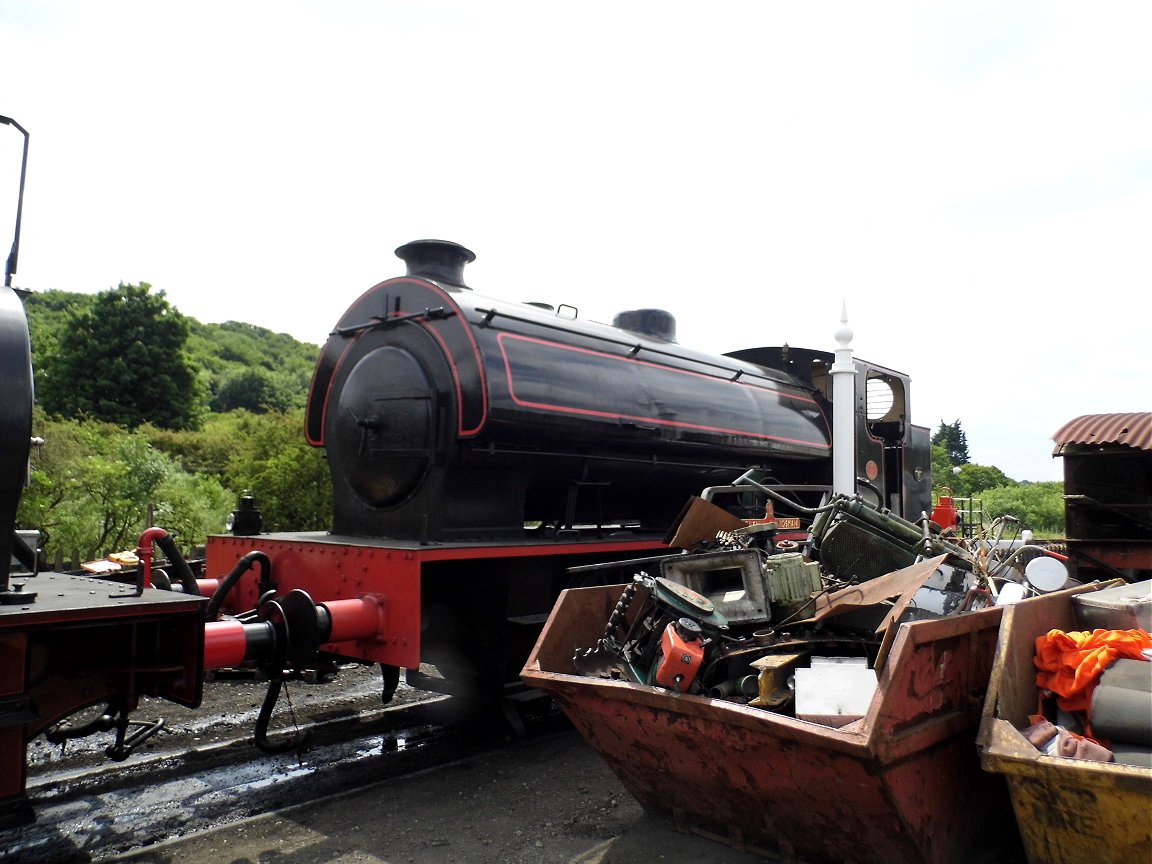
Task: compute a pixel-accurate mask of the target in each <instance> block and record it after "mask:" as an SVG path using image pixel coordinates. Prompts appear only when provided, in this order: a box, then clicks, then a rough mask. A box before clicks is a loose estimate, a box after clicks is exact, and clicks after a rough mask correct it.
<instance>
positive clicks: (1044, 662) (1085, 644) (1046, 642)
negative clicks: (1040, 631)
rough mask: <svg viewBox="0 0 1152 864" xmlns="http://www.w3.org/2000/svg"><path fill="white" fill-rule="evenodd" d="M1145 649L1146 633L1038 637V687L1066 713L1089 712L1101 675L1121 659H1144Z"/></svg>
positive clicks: (1148, 644)
mask: <svg viewBox="0 0 1152 864" xmlns="http://www.w3.org/2000/svg"><path fill="white" fill-rule="evenodd" d="M1146 648H1152V636H1150V635H1149V634H1148V631H1146V630H1093V631H1091V632H1088V631H1086V630H1081V631H1073V632H1068V633H1066V632H1064V631H1063V630H1049V631H1048V632H1047V633H1046V634H1045V635H1043V636H1037V637H1036V668H1037V669H1039V670H1040V671H1039V672H1037V673H1036V686H1037V687H1040V688H1042V689H1044V690H1051V691H1052V692H1053V693H1055V694H1056V696H1057V697H1058V698H1057V700H1056V704H1057V705H1059V706H1060V707H1061V708H1063V709H1064V710H1065V711H1087V710H1088V707H1089V706H1090V705H1091V704H1092V691H1093V690H1094V689H1095V688H1096V683H1097V681H1099V680H1100V673H1101V672H1103V671H1104V670H1105V669H1106V668H1108V666H1109V665H1111V663H1112V662H1113V661H1115V660H1119V659H1120V658H1124V657H1126V658H1130V659H1133V660H1142V659H1144V657H1143V654H1142V653H1141V652H1142V651H1143V650H1144V649H1146Z"/></svg>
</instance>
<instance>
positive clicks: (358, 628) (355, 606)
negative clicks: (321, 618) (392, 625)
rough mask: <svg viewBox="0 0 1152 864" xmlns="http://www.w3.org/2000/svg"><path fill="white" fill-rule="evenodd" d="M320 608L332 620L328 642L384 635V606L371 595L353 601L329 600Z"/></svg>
mask: <svg viewBox="0 0 1152 864" xmlns="http://www.w3.org/2000/svg"><path fill="white" fill-rule="evenodd" d="M320 606H322V607H324V608H325V609H327V610H328V615H329V616H330V617H331V619H332V631H331V633H330V634H329V636H328V641H329V642H348V641H352V640H359V639H373V638H376V637H382V636H383V635H384V604H383V601H382V599H381V598H377V597H374V596H371V595H366V596H364V597H357V598H356V599H355V600H329V601H328V602H327V603H321V604H320Z"/></svg>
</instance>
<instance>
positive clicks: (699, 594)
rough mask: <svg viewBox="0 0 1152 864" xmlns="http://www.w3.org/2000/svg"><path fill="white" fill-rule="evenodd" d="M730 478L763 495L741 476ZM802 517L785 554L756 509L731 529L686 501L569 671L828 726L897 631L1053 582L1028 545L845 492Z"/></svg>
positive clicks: (724, 514)
mask: <svg viewBox="0 0 1152 864" xmlns="http://www.w3.org/2000/svg"><path fill="white" fill-rule="evenodd" d="M737 483H738V484H742V485H743V486H744V487H745V488H748V489H749V491H754V492H759V493H760V494H761V496H762V497H761V499H760V500H761V501H763V500H764V497H767V498H768V500H769V501H770V500H771V499H772V497H773V491H772V490H771V489H770V488H769V487H765V486H762V485H760V484H759V483H757V482H756V481H755V480H753V479H752V477H751V475H744V476H743V477H741V478H740V479H739V480H738V481H737ZM776 497H779V496H776ZM781 500H782V501H783V499H781ZM785 503H786V502H785ZM793 509H794V510H795V509H797V508H795V506H794V507H793ZM804 515H805V516H806V518H807V519H808V520H810V530H809V533H808V535H807V540H806V542H804V543H803V545H800V544H798V543H796V542H795V541H789V540H780V539H778V534H777V530H776V523H775V521H774V519H773V513H772V508H771V507H768V508H767V512H766V514H765V517H766V518H764V519H759V520H743V519H740V518H737V517H735V516H733V515H731V514H730V513H729V512H728V511H727V510H724V509H723V508H720V507H718V506H716V505H715V504H712V503H711V502H710V501H708V500H706V499H705V498H694V499H693V500H692V501H691V502H690V506H689V507H687V508H685V511H684V513H683V514H682V517H681V520H680V523H679V525H678V527H677V529H676V531H675V537H674V539H673V545H676V546H678V547H680V548H682V549H684V551H683V552H682V553H680V554H674V555H669V556H665V557H660V558H652V559H645V560H643V561H638V562H635V566H636V568H637V569H636V570H635V571H634V577H633V581H632V582H631V583H630V584H628V585H627V587H626V588H625V589H624V591H623V593H622V595H621V597H620V599H619V602H618V603H617V604H616V606H615V608H614V609H613V611H612V613H611V615H610V616H609V618H608V621H607V623H606V626H605V629H604V633H603V636H602V637H601V638H600V639H599V640H598V641H597V643H596V644H595V645H593V646H588V647H581V648H579V649H578V650H577V651H576V654H575V656H574V658H573V663H574V666H575V668H576V670H577V671H578V672H579V673H580V674H581V675H587V676H594V677H601V678H611V679H619V680H627V681H631V682H634V683H638V684H646V685H654V686H656V687H660V688H665V689H667V690H668V691H671V692H674V693H689V694H696V695H703V696H709V697H712V698H717V699H725V700H729V701H732V702H736V703H739V704H746V705H749V706H753V707H757V708H764V709H767V710H771V711H774V712H779V713H784V714H791V715H794V716H797V717H801V718H803V719H808V720H813V721H815V722H821V723H825V724H827V725H832V726H842V725H845V724H847V723H849V722H851V721H852V720H853V719H856V718H858V717H860V716H862V715H863V714H864V713H865V712H866V710H867V706H868V704H869V702H870V700H871V697H872V694H873V693H874V691H875V689H876V684H877V680H878V673H879V672H880V671H881V670H882V668H883V666H884V662H885V659H886V656H887V652H888V648H889V646H890V644H891V640H892V638H893V637H894V636H895V632H896V629H897V626H898V625H899V624H901V623H903V622H906V621H916V620H922V619H926V618H940V617H945V616H951V615H963V614H967V613H970V612H976V611H979V610H981V609H985V608H988V607H991V606H994V605H996V604H997V603H998V602H999V603H1001V604H1004V603H1008V602H1014V601H1015V600H1018V599H1020V598H1021V597H1023V596H1025V595H1026V594H1028V593H1037V592H1038V591H1041V590H1045V591H1046V590H1053V589H1054V588H1057V587H1062V586H1063V585H1064V583H1065V582H1066V581H1067V572H1066V570H1065V569H1064V567H1063V564H1062V563H1061V562H1060V561H1059V557H1060V556H1059V555H1057V554H1055V553H1052V552H1051V551H1050V550H1048V549H1046V548H1043V547H1041V546H1039V545H1032V544H1027V543H1015V544H1012V543H1009V544H1007V545H1003V544H997V543H996V542H993V541H992V539H991V538H989V537H988V536H987V535H985V536H984V537H982V538H980V539H978V540H975V541H973V540H967V539H964V538H958V537H956V536H954V535H951V534H950V533H949V532H947V531H942V530H941V528H940V526H938V525H936V524H935V523H933V522H932V521H930V520H929V519H928V517H927V516H925V517H924V518H923V519H922V520H921V521H920V523H919V524H916V523H912V522H909V521H907V520H904V519H902V518H900V517H898V516H896V515H894V514H893V513H891V512H889V511H887V510H883V509H880V508H878V507H876V506H874V505H872V504H870V503H868V502H867V501H865V500H863V499H862V498H860V497H859V496H857V497H852V498H849V497H846V496H840V495H838V496H835V497H833V498H832V499H831V500H829V501H827V503H825V504H824V505H823V506H820V507H818V508H815V509H810V510H805V511H804ZM717 525H720V526H722V527H720V528H719V529H717V528H716V526H717ZM1026 560H1029V567H1028V568H1027V570H1028V574H1033V573H1035V574H1038V575H1037V576H1036V579H1035V581H1036V583H1037V584H1036V585H1035V586H1033V585H1032V584H1030V582H1029V575H1028V574H1026V573H1025V568H1024V566H1023V564H1024V562H1025V561H1026ZM1033 561H1041V562H1043V563H1042V564H1041V565H1040V566H1039V567H1033V566H1032V563H1031V562H1033ZM1052 568H1056V572H1055V573H1054V572H1053V569H1052ZM1057 583H1058V584H1057Z"/></svg>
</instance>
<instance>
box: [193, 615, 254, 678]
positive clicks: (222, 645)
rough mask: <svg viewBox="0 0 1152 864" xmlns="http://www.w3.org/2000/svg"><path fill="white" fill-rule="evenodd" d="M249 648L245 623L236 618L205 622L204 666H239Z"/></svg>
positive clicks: (221, 667) (217, 667)
mask: <svg viewBox="0 0 1152 864" xmlns="http://www.w3.org/2000/svg"><path fill="white" fill-rule="evenodd" d="M247 650H248V634H247V633H246V632H245V629H244V624H243V623H242V622H240V621H237V620H236V619H234V618H230V619H226V620H224V621H208V622H206V623H205V624H204V668H205V669H224V668H226V667H228V666H239V665H240V664H241V663H243V662H244V655H245V654H246V653H247Z"/></svg>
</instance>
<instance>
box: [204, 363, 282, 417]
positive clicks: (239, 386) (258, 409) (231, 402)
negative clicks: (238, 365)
mask: <svg viewBox="0 0 1152 864" xmlns="http://www.w3.org/2000/svg"><path fill="white" fill-rule="evenodd" d="M290 407H292V398H291V396H290V395H289V394H288V393H287V392H285V391H284V389H283V388H282V387H281V386H280V385H279V383H278V382H277V381H276V380H275V378H273V376H272V375H271V374H269V373H268V372H265V371H264V370H263V369H260V368H253V369H244V370H241V371H240V372H237V373H235V374H233V375H232V376H231V377H229V378H227V379H225V381H224V383H223V384H222V385H220V389H219V390H218V391H217V393H216V395H215V396H213V397H212V402H211V408H212V410H213V411H216V412H219V413H224V412H226V411H233V410H235V409H237V408H243V409H244V410H245V411H251V412H252V413H253V414H263V413H265V412H267V411H286V410H288V409H289V408H290Z"/></svg>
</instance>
